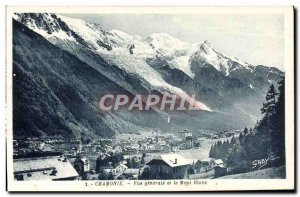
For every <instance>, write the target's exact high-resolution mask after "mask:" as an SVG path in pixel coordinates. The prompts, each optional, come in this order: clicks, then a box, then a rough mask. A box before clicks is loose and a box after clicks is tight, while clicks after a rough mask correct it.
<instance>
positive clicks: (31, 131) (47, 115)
mask: <svg viewBox="0 0 300 197" xmlns="http://www.w3.org/2000/svg"><path fill="white" fill-rule="evenodd" d="M14 18H15V20H16V21H15V22H14V73H16V76H17V77H15V78H14V80H15V81H14V98H15V97H16V99H15V102H14V105H15V106H14V107H15V108H16V109H14V113H15V114H16V115H14V118H15V119H14V122H15V121H17V122H19V123H18V124H16V125H15V126H16V127H15V128H14V129H15V131H18V132H20V133H23V134H24V135H27V134H28V135H37V134H38V135H43V134H47V135H56V134H57V133H58V134H60V135H63V136H74V135H78V134H79V133H81V132H84V133H88V134H89V135H104V136H107V135H108V134H109V135H114V134H115V133H116V132H117V133H119V132H140V131H142V130H157V129H159V130H163V131H166V132H170V131H174V132H177V131H178V130H180V129H183V128H188V129H190V130H192V131H195V132H200V131H201V130H218V129H234V128H240V127H244V126H246V125H247V126H248V125H249V126H251V125H252V124H253V123H254V122H255V121H256V120H257V118H258V117H259V114H260V111H259V108H260V106H261V103H262V101H263V95H265V92H266V90H267V88H268V86H269V85H270V84H271V83H274V82H276V81H278V80H279V77H280V76H281V75H282V74H283V72H281V71H280V70H278V69H276V68H272V67H266V66H262V65H260V66H254V65H251V64H249V63H246V62H244V61H242V60H239V59H238V58H235V57H230V56H228V55H226V54H224V53H222V52H220V51H218V50H217V49H215V48H214V47H213V46H212V45H211V44H210V43H208V42H207V41H205V42H200V43H195V44H190V43H185V42H183V41H180V40H178V39H176V38H173V37H172V36H170V35H168V34H164V33H158V34H152V35H149V36H147V37H140V36H136V35H128V34H126V33H124V32H121V31H118V30H112V31H105V30H103V29H102V28H101V27H100V26H99V25H98V24H93V23H88V22H85V21H83V20H80V19H73V18H69V17H65V16H61V15H56V14H48V13H42V14H31V13H26V14H25V13H23V14H15V16H14ZM17 21H18V22H17ZM18 77H21V79H22V80H17V79H18ZM54 79H57V80H54ZM39 80H40V81H39ZM26 88H27V90H26V91H25V89H26ZM43 92H47V94H46V93H43ZM112 92H114V93H119V94H120V93H125V94H129V95H135V94H143V95H147V94H149V93H157V94H162V93H164V92H169V93H171V94H175V95H178V96H180V97H183V96H187V95H192V94H196V99H197V102H198V103H199V105H200V106H201V107H200V108H201V110H199V111H194V112H188V113H183V112H181V113H180V112H169V113H167V112H158V111H148V112H136V111H135V112H128V111H118V112H109V113H108V112H106V113H103V112H101V111H100V110H99V109H98V107H97V103H98V102H99V100H100V98H101V95H104V94H106V93H112ZM45 97H47V98H45ZM41 98H43V99H41ZM21 101H22V102H21ZM41 106H43V107H41ZM24 111H27V112H28V113H31V114H32V116H25V115H24ZM58 112H59V113H58ZM182 113H183V114H182ZM33 114H35V116H33ZM86 116H87V117H86ZM168 116H171V120H172V121H171V123H167V122H166V120H167V118H168ZM29 117H31V118H33V119H37V120H36V122H34V123H32V121H31V120H26V119H28V118H29ZM45 121H46V122H48V123H47V124H46V123H44V122H45ZM24 122H26V124H24ZM38 124H40V125H38ZM22 125H27V126H26V127H25V126H22ZM56 131H57V132H56Z"/></svg>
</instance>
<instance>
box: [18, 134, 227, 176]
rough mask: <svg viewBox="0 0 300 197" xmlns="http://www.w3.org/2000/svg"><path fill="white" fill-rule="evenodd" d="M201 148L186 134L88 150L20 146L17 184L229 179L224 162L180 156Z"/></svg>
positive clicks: (58, 144)
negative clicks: (47, 181) (217, 177)
mask: <svg viewBox="0 0 300 197" xmlns="http://www.w3.org/2000/svg"><path fill="white" fill-rule="evenodd" d="M228 133H229V132H224V133H223V135H225V136H227V135H228ZM213 135H216V134H213ZM204 137H207V136H204ZM210 137H211V136H210ZM199 146H200V141H199V140H198V138H197V137H196V136H194V135H193V133H192V132H190V131H188V130H186V129H185V130H183V131H180V132H179V133H178V136H175V135H173V134H162V133H159V132H157V133H155V134H154V135H153V136H151V137H142V138H139V139H135V138H130V137H129V138H127V139H121V140H119V141H116V140H114V139H96V140H91V141H90V142H89V143H87V144H86V143H85V144H83V143H82V141H81V140H62V139H37V138H30V139H22V140H14V158H15V159H14V176H15V179H16V180H73V179H91V180H94V179H96V180H99V179H105V180H112V179H183V178H193V177H197V176H204V174H209V173H212V171H214V172H213V175H209V176H213V177H215V176H223V175H224V174H226V166H225V164H224V162H223V161H221V160H213V159H211V158H207V159H203V158H199V159H198V158H195V159H193V160H189V159H186V158H184V157H182V156H181V155H180V154H176V152H178V151H180V150H183V149H191V148H198V147H199ZM207 176H208V175H207Z"/></svg>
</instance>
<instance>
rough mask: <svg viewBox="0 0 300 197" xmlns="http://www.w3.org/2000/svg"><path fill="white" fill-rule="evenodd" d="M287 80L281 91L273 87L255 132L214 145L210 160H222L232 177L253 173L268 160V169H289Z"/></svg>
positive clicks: (245, 133) (247, 131) (280, 87)
mask: <svg viewBox="0 0 300 197" xmlns="http://www.w3.org/2000/svg"><path fill="white" fill-rule="evenodd" d="M284 81H285V78H284V76H283V77H282V78H281V80H280V81H279V82H278V90H276V88H275V86H274V85H273V84H272V85H271V86H270V87H269V90H268V92H267V94H266V97H265V103H263V107H262V109H261V112H262V114H263V117H262V119H261V120H259V121H258V122H257V123H256V125H255V126H254V128H253V129H248V128H245V129H244V131H243V132H241V133H240V134H239V136H238V137H235V136H233V137H232V139H231V140H227V141H224V142H221V141H218V142H217V143H215V144H214V145H212V147H211V149H210V152H209V157H211V158H216V159H222V160H223V161H224V162H225V163H226V164H227V167H228V169H229V170H230V171H231V172H232V173H241V172H248V171H251V170H253V164H252V162H253V161H255V160H261V159H268V165H266V167H268V166H269V167H270V166H271V167H276V166H281V165H285V88H284V83H285V82H284Z"/></svg>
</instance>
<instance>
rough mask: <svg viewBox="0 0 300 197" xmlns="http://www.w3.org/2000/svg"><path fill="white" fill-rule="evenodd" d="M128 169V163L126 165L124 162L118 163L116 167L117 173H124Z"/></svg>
mask: <svg viewBox="0 0 300 197" xmlns="http://www.w3.org/2000/svg"><path fill="white" fill-rule="evenodd" d="M126 169H128V167H127V166H126V165H124V164H123V163H120V164H119V165H117V166H116V167H115V172H116V173H117V174H119V173H123V172H124V171H125V170H126Z"/></svg>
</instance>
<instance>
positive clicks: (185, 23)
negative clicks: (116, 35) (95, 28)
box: [63, 14, 284, 70]
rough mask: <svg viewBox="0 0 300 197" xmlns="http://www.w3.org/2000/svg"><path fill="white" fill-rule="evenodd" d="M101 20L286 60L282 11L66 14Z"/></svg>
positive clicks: (277, 62)
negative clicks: (258, 12) (256, 12)
mask: <svg viewBox="0 0 300 197" xmlns="http://www.w3.org/2000/svg"><path fill="white" fill-rule="evenodd" d="M63 15H65V16H70V17H73V18H80V19H83V20H86V21H89V22H94V23H98V24H100V25H101V26H102V28H103V29H104V30H108V31H109V30H113V29H115V30H121V31H123V32H126V33H128V34H132V35H140V36H147V35H150V34H152V33H168V34H170V35H172V36H174V37H176V38H178V39H180V40H182V41H185V42H189V43H196V42H203V41H205V40H208V41H209V42H210V43H211V44H212V46H214V47H215V48H216V49H217V50H220V51H222V52H224V53H225V54H228V55H230V56H235V57H237V58H239V59H242V60H244V61H246V62H248V63H250V64H253V65H259V64H260V65H265V66H274V67H277V68H279V69H281V70H284V69H283V62H284V17H283V15H280V14H265V15H255V14H243V15H241V14H235V15H228V14H226V15H224V14H219V15H216V14H214V15H207V14H206V15H204V14H202V15H201V14H193V15H192V14H190V15H188V14H185V15H183V14H181V15H178V14H177V15H174V14H169V15H167V14H156V15H154V14H63Z"/></svg>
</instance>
